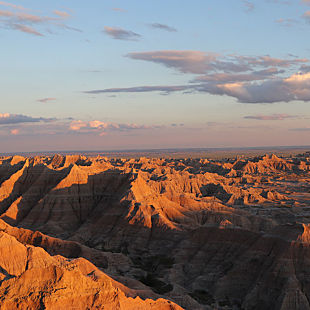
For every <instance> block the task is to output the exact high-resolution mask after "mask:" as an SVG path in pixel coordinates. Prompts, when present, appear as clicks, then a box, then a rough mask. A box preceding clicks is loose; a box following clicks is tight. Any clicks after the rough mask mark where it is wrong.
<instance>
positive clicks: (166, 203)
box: [0, 153, 310, 310]
mask: <svg viewBox="0 0 310 310" xmlns="http://www.w3.org/2000/svg"><path fill="white" fill-rule="evenodd" d="M309 279H310V153H304V154H300V155H296V156H286V157H278V156H276V155H273V154H269V155H264V156H256V157H255V156H251V157H246V158H242V157H241V158H239V157H238V158H230V159H229V158H227V159H221V160H215V159H213V160H211V159H204V158H177V159H174V158H145V157H141V158H123V159H122V158H107V157H104V156H88V157H87V156H82V155H66V156H64V155H51V156H33V157H23V156H2V157H0V305H1V309H164V310H165V309H190V310H192V309H193V310H195V309H197V310H198V309H248V310H252V309H253V310H254V309H279V310H288V309H290V310H291V309H296V310H297V309H305V310H306V309H310V280H309Z"/></svg>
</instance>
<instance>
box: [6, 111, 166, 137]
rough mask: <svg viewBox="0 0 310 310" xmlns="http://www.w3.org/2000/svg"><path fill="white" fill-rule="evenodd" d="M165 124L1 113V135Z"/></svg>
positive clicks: (99, 132) (122, 129)
mask: <svg viewBox="0 0 310 310" xmlns="http://www.w3.org/2000/svg"><path fill="white" fill-rule="evenodd" d="M159 128H163V126H159V125H145V124H135V123H113V122H105V121H102V120H88V121H85V120H78V119H74V118H71V117H70V118H64V119H56V118H46V117H33V116H27V115H23V114H9V113H3V114H0V135H2V136H3V135H28V136H29V135H30V136H37V135H59V134H60V135H70V134H74V135H76V134H83V135H85V134H94V135H99V136H103V135H107V134H117V133H122V132H125V133H126V132H134V131H139V130H151V129H154V130H155V129H159Z"/></svg>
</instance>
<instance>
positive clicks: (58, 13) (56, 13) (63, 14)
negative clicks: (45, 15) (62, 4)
mask: <svg viewBox="0 0 310 310" xmlns="http://www.w3.org/2000/svg"><path fill="white" fill-rule="evenodd" d="M53 13H54V14H55V15H58V16H59V17H62V18H68V17H70V16H71V15H70V14H69V13H68V12H66V11H58V10H55V11H54V12H53Z"/></svg>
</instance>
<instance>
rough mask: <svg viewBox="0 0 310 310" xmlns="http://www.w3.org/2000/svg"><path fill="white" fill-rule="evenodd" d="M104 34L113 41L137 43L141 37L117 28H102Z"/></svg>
mask: <svg viewBox="0 0 310 310" xmlns="http://www.w3.org/2000/svg"><path fill="white" fill-rule="evenodd" d="M104 32H105V33H106V34H107V35H109V36H110V37H112V38H113V39H115V40H127V41H137V40H138V39H140V38H141V35H140V34H138V33H135V32H133V31H129V30H125V29H122V28H117V27H108V26H105V27H104Z"/></svg>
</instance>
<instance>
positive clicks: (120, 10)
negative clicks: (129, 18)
mask: <svg viewBox="0 0 310 310" xmlns="http://www.w3.org/2000/svg"><path fill="white" fill-rule="evenodd" d="M112 10H113V11H115V12H123V13H124V12H127V11H126V10H125V9H122V8H112Z"/></svg>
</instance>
